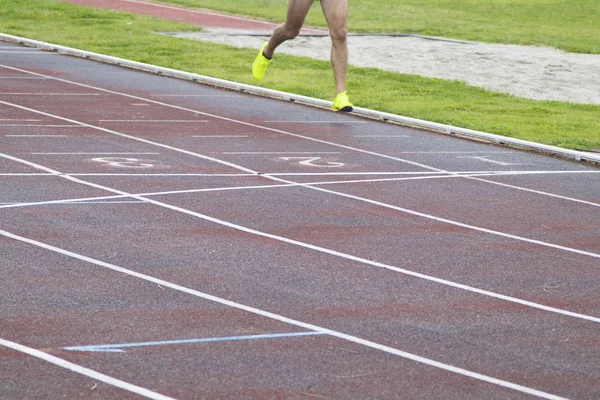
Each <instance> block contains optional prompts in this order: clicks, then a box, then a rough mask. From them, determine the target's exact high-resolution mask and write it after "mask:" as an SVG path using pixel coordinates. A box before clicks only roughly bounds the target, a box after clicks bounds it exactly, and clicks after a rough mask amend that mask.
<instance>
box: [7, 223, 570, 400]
mask: <svg viewBox="0 0 600 400" xmlns="http://www.w3.org/2000/svg"><path fill="white" fill-rule="evenodd" d="M0 235H3V236H6V237H9V238H11V239H15V240H18V241H21V242H24V243H29V244H31V245H34V246H37V247H41V248H43V249H46V250H50V251H53V252H56V253H59V254H63V255H65V256H68V257H72V258H75V259H78V260H81V261H85V262H88V263H91V264H95V265H98V266H101V267H104V268H108V269H111V270H113V271H117V272H120V273H123V274H125V275H129V276H133V277H136V278H139V279H143V280H145V281H148V282H152V283H155V284H158V285H160V286H162V287H168V288H170V289H174V290H177V291H179V292H183V293H187V294H190V295H193V296H196V297H199V298H202V299H206V300H209V301H213V302H215V303H219V304H222V305H225V306H228V307H232V308H236V309H238V310H243V311H247V312H249V313H252V314H256V315H260V316H263V317H266V318H269V319H273V320H276V321H280V322H284V323H287V324H289V325H294V326H297V327H300V328H304V329H307V330H310V331H314V332H321V333H323V334H327V335H330V336H334V337H336V338H339V339H342V340H346V341H349V342H353V343H356V344H359V345H362V346H366V347H369V348H372V349H375V350H379V351H382V352H385V353H388V354H393V355H396V356H399V357H402V358H406V359H408V360H412V361H415V362H418V363H421V364H425V365H429V366H431V367H434V368H439V369H442V370H445V371H449V372H453V373H455V374H459V375H462V376H466V377H469V378H472V379H476V380H480V381H483V382H487V383H491V384H494V385H498V386H501V387H505V388H508V389H512V390H516V391H519V392H521V393H527V394H530V395H534V396H539V397H541V398H544V399H549V400H566V399H564V398H563V397H559V396H556V395H553V394H550V393H546V392H542V391H540V390H536V389H532V388H529V387H526V386H522V385H518V384H515V383H512V382H508V381H504V380H501V379H497V378H494V377H491V376H487V375H483V374H480V373H477V372H472V371H469V370H466V369H463V368H459V367H455V366H453V365H450V364H444V363H441V362H438V361H435V360H432V359H429V358H425V357H421V356H418V355H416V354H412V353H408V352H405V351H402V350H399V349H396V348H393V347H389V346H385V345H382V344H379V343H376V342H372V341H370V340H366V339H362V338H359V337H357V336H353V335H349V334H346V333H343V332H339V331H335V330H332V329H328V328H324V327H321V326H317V325H313V324H310V323H306V322H302V321H299V320H295V319H292V318H288V317H285V316H282V315H279V314H276V313H272V312H269V311H265V310H261V309H259V308H255V307H251V306H247V305H244V304H241V303H237V302H234V301H231V300H227V299H224V298H221V297H217V296H213V295H210V294H207V293H203V292H200V291H197V290H194V289H190V288H187V287H184V286H180V285H177V284H175V283H171V282H168V281H164V280H162V279H158V278H154V277H152V276H149V275H145V274H141V273H139V272H135V271H131V270H129V269H126V268H122V267H119V266H117V265H114V264H109V263H106V262H104V261H100V260H96V259H93V258H90V257H87V256H84V255H81V254H77V253H73V252H71V251H68V250H64V249H61V248H58V247H55V246H51V245H49V244H45V243H42V242H38V241H36V240H33V239H29V238H25V237H22V236H18V235H15V234H12V233H10V232H7V231H4V230H0ZM0 343H1V342H0ZM43 354H45V353H43Z"/></svg>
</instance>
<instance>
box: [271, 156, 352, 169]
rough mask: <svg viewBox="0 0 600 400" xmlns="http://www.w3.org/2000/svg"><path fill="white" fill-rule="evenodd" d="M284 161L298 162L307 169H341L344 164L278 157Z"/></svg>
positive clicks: (318, 158) (319, 158) (316, 159)
mask: <svg viewBox="0 0 600 400" xmlns="http://www.w3.org/2000/svg"><path fill="white" fill-rule="evenodd" d="M279 158H280V159H282V160H285V161H292V160H299V161H298V163H299V164H300V165H306V166H308V167H325V168H337V167H343V166H344V163H341V162H335V161H321V162H320V161H319V160H321V157H279Z"/></svg>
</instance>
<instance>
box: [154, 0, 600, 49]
mask: <svg viewBox="0 0 600 400" xmlns="http://www.w3.org/2000/svg"><path fill="white" fill-rule="evenodd" d="M161 1H162V2H163V3H171V4H179V5H184V6H188V7H196V8H208V9H212V10H219V11H224V12H228V13H235V14H242V15H248V16H252V17H256V18H263V19H267V20H272V21H283V20H284V19H285V11H286V6H287V0H229V1H222V0H161ZM319 8H320V7H319V5H318V3H315V6H314V7H313V9H312V10H311V12H310V13H309V15H308V18H307V20H306V23H307V24H309V25H313V26H321V27H323V26H326V24H325V19H324V18H323V15H322V12H321V11H320V9H319ZM348 29H349V30H350V31H351V32H373V33H382V32H386V33H415V34H421V35H430V36H441V37H447V38H454V39H463V40H472V41H481V42H488V43H509V44H527V45H543V46H551V47H556V48H559V49H562V50H565V51H569V52H576V53H593V54H600V1H598V0H573V1H568V0H368V1H353V0H350V1H349V15H348Z"/></svg>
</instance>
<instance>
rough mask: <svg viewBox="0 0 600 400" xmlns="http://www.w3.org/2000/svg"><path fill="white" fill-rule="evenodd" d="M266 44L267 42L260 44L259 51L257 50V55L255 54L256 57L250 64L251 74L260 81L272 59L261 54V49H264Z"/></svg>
mask: <svg viewBox="0 0 600 400" xmlns="http://www.w3.org/2000/svg"><path fill="white" fill-rule="evenodd" d="M268 44H269V43H265V44H263V45H262V47H261V48H260V51H259V52H258V55H257V56H256V59H255V60H254V64H252V76H253V77H254V79H256V80H257V81H260V80H261V79H262V77H263V75H264V74H265V71H266V70H267V67H268V66H269V64H271V61H272V60H271V59H269V58H267V57H265V55H264V54H263V51H264V50H265V48H266V47H267V45H268Z"/></svg>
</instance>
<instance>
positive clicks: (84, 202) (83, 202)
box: [0, 200, 148, 206]
mask: <svg viewBox="0 0 600 400" xmlns="http://www.w3.org/2000/svg"><path fill="white" fill-rule="evenodd" d="M131 203H148V202H147V201H141V200H129V201H126V200H122V201H110V200H106V201H100V200H98V201H60V200H57V201H52V202H47V203H44V204H40V205H42V206H52V205H65V206H68V205H73V204H131ZM28 204H31V203H0V206H12V205H17V206H20V205H28Z"/></svg>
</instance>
